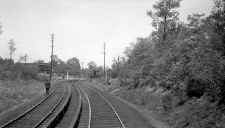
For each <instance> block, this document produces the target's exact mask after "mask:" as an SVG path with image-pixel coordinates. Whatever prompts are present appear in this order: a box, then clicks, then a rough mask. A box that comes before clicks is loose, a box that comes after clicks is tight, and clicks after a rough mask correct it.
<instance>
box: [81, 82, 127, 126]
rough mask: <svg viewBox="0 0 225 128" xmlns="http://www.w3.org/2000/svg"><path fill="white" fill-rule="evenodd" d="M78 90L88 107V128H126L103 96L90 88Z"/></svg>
mask: <svg viewBox="0 0 225 128" xmlns="http://www.w3.org/2000/svg"><path fill="white" fill-rule="evenodd" d="M80 88H81V91H82V93H83V96H85V98H86V100H87V103H88V106H89V107H88V110H89V114H88V115H89V117H88V118H87V119H86V120H88V121H86V122H88V128H126V127H125V125H124V123H123V121H122V120H121V119H120V117H119V115H118V113H117V111H116V109H115V108H114V107H113V105H112V104H111V103H110V102H109V101H108V100H107V99H106V98H104V96H102V95H101V94H100V93H98V92H97V91H95V90H93V89H91V88H90V87H87V86H85V87H84V86H82V87H80ZM81 113H82V112H81ZM81 118H82V114H81Z"/></svg>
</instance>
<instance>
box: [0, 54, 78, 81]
mask: <svg viewBox="0 0 225 128" xmlns="http://www.w3.org/2000/svg"><path fill="white" fill-rule="evenodd" d="M49 72H50V63H49V62H47V63H46V62H44V61H43V60H38V61H35V62H32V63H25V62H20V61H19V62H14V60H12V59H7V58H6V59H3V58H1V57H0V79H1V80H18V79H20V80H21V79H22V80H30V79H35V80H47V79H48V77H47V76H48V74H49ZM67 72H68V73H69V74H70V75H73V76H77V77H78V76H80V74H81V67H80V63H79V59H77V58H76V57H73V58H71V59H68V60H67V61H66V62H64V61H62V60H61V59H59V58H58V57H57V56H56V55H54V57H53V73H54V74H55V76H57V77H62V78H65V75H66V74H67ZM43 74H44V75H43ZM43 76H45V77H43Z"/></svg>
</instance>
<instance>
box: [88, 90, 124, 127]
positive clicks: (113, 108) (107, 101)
mask: <svg viewBox="0 0 225 128" xmlns="http://www.w3.org/2000/svg"><path fill="white" fill-rule="evenodd" d="M88 88H89V89H91V90H93V91H94V92H96V93H97V94H98V95H99V96H100V97H102V99H103V100H104V101H105V102H106V103H107V104H108V105H109V106H110V108H111V109H112V110H113V112H114V113H115V115H116V117H117V119H118V120H119V121H120V124H121V125H122V128H126V127H125V125H124V123H123V121H122V120H121V119H120V116H119V114H118V112H117V111H116V109H115V107H114V106H113V105H112V103H111V102H110V101H109V100H107V99H106V98H105V97H104V96H103V95H102V94H101V93H100V92H99V91H98V90H96V89H95V88H92V87H88Z"/></svg>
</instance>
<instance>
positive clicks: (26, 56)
mask: <svg viewBox="0 0 225 128" xmlns="http://www.w3.org/2000/svg"><path fill="white" fill-rule="evenodd" d="M27 58H28V55H27V54H25V55H24V62H25V64H26V63H27Z"/></svg>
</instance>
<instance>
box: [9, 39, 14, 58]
mask: <svg viewBox="0 0 225 128" xmlns="http://www.w3.org/2000/svg"><path fill="white" fill-rule="evenodd" d="M8 44H9V56H10V60H11V61H13V59H12V56H13V54H14V53H15V51H16V47H15V42H14V40H13V39H10V40H9V43H8Z"/></svg>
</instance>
